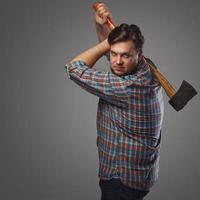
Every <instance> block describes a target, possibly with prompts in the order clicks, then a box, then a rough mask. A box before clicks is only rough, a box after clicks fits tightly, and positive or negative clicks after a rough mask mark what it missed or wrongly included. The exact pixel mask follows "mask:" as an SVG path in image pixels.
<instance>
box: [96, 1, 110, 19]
mask: <svg viewBox="0 0 200 200" xmlns="http://www.w3.org/2000/svg"><path fill="white" fill-rule="evenodd" d="M97 14H98V15H99V16H100V17H101V18H103V19H106V18H107V17H110V18H112V14H111V12H110V11H109V9H108V7H107V6H106V5H105V4H104V3H100V4H99V6H98V9H97Z"/></svg>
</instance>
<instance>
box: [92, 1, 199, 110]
mask: <svg viewBox="0 0 200 200" xmlns="http://www.w3.org/2000/svg"><path fill="white" fill-rule="evenodd" d="M99 4H100V2H96V3H93V4H92V7H93V9H94V10H95V11H97V10H98V7H99ZM106 25H107V26H108V27H109V28H110V30H112V29H114V28H115V25H114V24H113V22H112V20H111V19H110V18H109V17H108V18H107V22H106ZM143 59H144V61H145V62H146V63H147V64H148V66H149V68H150V70H151V72H152V74H153V76H154V78H155V79H156V80H157V81H158V82H159V83H160V84H161V86H162V87H163V89H164V90H165V92H166V94H167V96H168V97H169V99H170V100H169V103H170V105H171V106H172V107H173V108H174V109H175V110H176V111H179V110H181V109H182V108H183V107H184V106H185V105H186V104H187V102H188V101H189V100H190V99H192V98H193V97H194V96H195V95H196V94H197V91H196V90H195V89H194V87H193V86H192V85H190V84H189V83H188V82H187V81H185V80H183V82H182V84H181V87H180V88H179V89H178V91H176V90H175V89H174V88H173V87H172V85H171V84H170V83H169V81H168V80H167V79H166V78H165V77H164V76H163V75H162V74H161V72H160V71H159V70H158V68H157V67H156V65H155V64H154V63H153V62H152V61H151V60H150V59H149V58H145V57H143Z"/></svg>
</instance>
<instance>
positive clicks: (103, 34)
mask: <svg viewBox="0 0 200 200" xmlns="http://www.w3.org/2000/svg"><path fill="white" fill-rule="evenodd" d="M108 17H109V18H110V19H112V14H111V12H110V10H109V9H108V7H107V6H106V5H105V4H104V3H100V4H99V6H98V10H97V11H95V12H94V21H95V27H96V32H97V36H98V39H99V41H100V42H101V41H103V40H105V39H106V38H107V37H108V35H109V33H110V31H111V30H110V28H109V27H108V26H107V25H106V24H105V23H106V21H107V18H108Z"/></svg>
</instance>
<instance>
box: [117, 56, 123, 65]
mask: <svg viewBox="0 0 200 200" xmlns="http://www.w3.org/2000/svg"><path fill="white" fill-rule="evenodd" d="M116 63H117V64H118V65H121V64H123V61H122V57H121V56H120V55H118V56H117V61H116Z"/></svg>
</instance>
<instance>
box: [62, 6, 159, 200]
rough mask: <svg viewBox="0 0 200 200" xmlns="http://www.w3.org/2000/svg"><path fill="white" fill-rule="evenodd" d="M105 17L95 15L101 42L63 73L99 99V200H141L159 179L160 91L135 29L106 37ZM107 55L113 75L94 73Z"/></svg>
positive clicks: (102, 11) (103, 9) (104, 13)
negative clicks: (98, 63)
mask: <svg viewBox="0 0 200 200" xmlns="http://www.w3.org/2000/svg"><path fill="white" fill-rule="evenodd" d="M107 17H111V13H110V12H109V10H108V9H107V7H106V6H105V4H101V6H100V7H99V9H98V11H97V12H95V22H96V28H97V34H98V37H99V40H100V43H99V44H97V45H95V46H94V47H92V48H90V49H88V50H86V51H84V52H83V53H81V54H80V55H78V56H76V57H75V58H74V59H73V60H72V61H70V63H69V65H66V66H65V68H66V70H67V71H68V74H69V77H70V79H71V80H73V81H74V82H75V83H77V84H78V85H80V86H81V87H82V88H83V89H85V90H87V91H88V92H90V93H92V94H94V95H97V96H98V97H99V103H98V111H97V147H98V155H99V174H98V175H99V178H100V180H99V185H100V188H101V192H102V195H101V200H122V199H123V200H136V199H137V200H142V199H143V197H144V196H145V195H147V193H148V192H149V190H150V188H151V187H152V186H153V184H154V183H155V181H156V180H157V178H158V164H159V163H158V162H159V148H160V140H161V125H162V120H163V98H162V89H161V86H160V85H159V83H158V82H157V81H156V80H154V78H153V77H152V74H151V71H150V69H149V67H148V64H147V63H146V61H145V59H144V57H143V53H142V48H143V43H144V38H143V36H142V33H141V31H140V29H139V27H138V26H136V25H127V24H121V25H120V26H118V27H116V28H115V29H114V30H112V32H110V31H109V30H108V29H107V28H106V25H105V22H106V18H107ZM109 32H110V33H109ZM108 33H109V35H108ZM107 36H108V38H107ZM107 53H108V59H109V62H110V69H111V71H108V72H103V71H98V70H95V69H93V68H92V67H93V66H94V64H95V62H96V61H97V60H98V59H99V58H101V57H102V56H103V55H106V54H107Z"/></svg>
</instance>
